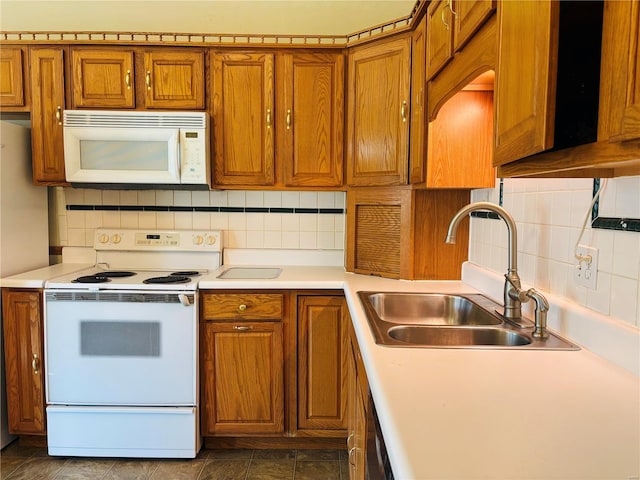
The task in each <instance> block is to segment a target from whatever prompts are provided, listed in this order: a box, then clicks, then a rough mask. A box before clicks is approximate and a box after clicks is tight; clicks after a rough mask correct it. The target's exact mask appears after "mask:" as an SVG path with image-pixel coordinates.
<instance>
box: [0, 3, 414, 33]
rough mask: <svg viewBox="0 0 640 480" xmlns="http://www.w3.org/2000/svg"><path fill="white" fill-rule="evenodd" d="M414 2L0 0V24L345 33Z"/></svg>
mask: <svg viewBox="0 0 640 480" xmlns="http://www.w3.org/2000/svg"><path fill="white" fill-rule="evenodd" d="M414 4H415V1H414V0H181V1H166V0H126V1H125V0H2V1H1V2H0V29H1V30H3V31H38V30H40V31H48V32H50V31H53V32H57V31H82V32H85V31H98V32H110V31H116V32H171V33H184V32H189V33H254V34H255V33H264V34H306V35H347V34H350V33H353V32H355V31H358V30H363V29H366V28H370V27H373V26H375V25H378V24H380V23H384V22H388V21H390V20H396V19H398V18H402V17H405V16H407V15H409V14H410V13H411V10H412V8H413V6H414ZM34 12H37V13H38V14H37V15H34Z"/></svg>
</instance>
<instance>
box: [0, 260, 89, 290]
mask: <svg viewBox="0 0 640 480" xmlns="http://www.w3.org/2000/svg"><path fill="white" fill-rule="evenodd" d="M93 265H94V264H93V263H56V264H55V265H49V266H48V267H42V268H38V269H37V270H31V271H29V272H24V273H18V274H17V275H11V276H10V277H4V278H0V287H7V288H9V287H11V288H42V287H43V286H44V282H46V281H47V280H49V279H52V278H55V277H60V276H62V275H66V274H68V273H73V272H79V271H80V270H84V269H85V268H90V267H93Z"/></svg>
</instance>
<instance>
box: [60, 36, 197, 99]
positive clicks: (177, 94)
mask: <svg viewBox="0 0 640 480" xmlns="http://www.w3.org/2000/svg"><path fill="white" fill-rule="evenodd" d="M71 71H72V77H73V84H72V101H71V104H72V107H73V108H149V109H154V108H158V109H183V110H202V109H204V108H205V91H204V76H205V73H204V52H203V51H202V50H201V49H174V48H158V49H145V50H136V49H116V48H85V47H75V48H72V49H71ZM136 93H138V94H137V95H136Z"/></svg>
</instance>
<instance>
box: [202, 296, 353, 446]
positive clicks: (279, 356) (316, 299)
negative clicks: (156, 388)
mask: <svg viewBox="0 0 640 480" xmlns="http://www.w3.org/2000/svg"><path fill="white" fill-rule="evenodd" d="M200 301H201V303H200V307H201V308H200V325H201V327H200V328H201V333H200V359H201V362H200V392H201V394H200V399H201V400H200V406H201V408H200V411H201V431H202V434H203V435H204V436H205V437H216V438H219V437H227V438H228V440H227V441H224V440H222V443H220V441H219V440H216V441H215V443H211V442H207V445H213V446H225V447H228V446H247V445H250V446H251V448H258V447H260V446H262V447H265V446H267V447H268V446H269V445H272V446H273V445H286V444H285V443H284V441H285V440H292V441H294V440H295V441H297V442H299V443H296V445H303V444H304V442H305V441H308V443H307V445H309V446H311V445H313V447H314V448H315V447H318V446H319V447H321V448H335V447H336V446H344V438H345V437H346V435H347V402H348V394H349V389H348V376H347V362H348V355H349V344H348V330H347V328H348V326H349V325H350V318H349V313H348V309H347V305H346V302H345V299H344V295H343V294H342V292H341V291H338V290H335V291H334V290H310V291H296V290H293V291H290V290H270V291H265V290H252V291H248V290H247V291H243V290H234V291H231V290H230V291H224V290H215V291H213V290H209V291H203V292H202V294H201V300H200ZM231 437H235V440H232V438H231ZM249 437H255V438H251V441H253V442H254V443H251V444H249V443H246V442H247V441H249ZM243 438H244V440H243ZM260 438H261V439H262V443H259V442H258V440H259V439H260ZM296 439H297V440H296ZM243 442H244V443H243ZM313 442H315V443H313ZM292 445H293V444H292Z"/></svg>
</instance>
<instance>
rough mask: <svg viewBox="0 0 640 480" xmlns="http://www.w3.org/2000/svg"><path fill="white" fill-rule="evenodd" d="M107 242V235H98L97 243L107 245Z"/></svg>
mask: <svg viewBox="0 0 640 480" xmlns="http://www.w3.org/2000/svg"><path fill="white" fill-rule="evenodd" d="M108 241H109V235H107V234H105V233H103V234H102V235H100V236H99V237H98V242H100V243H107V242H108Z"/></svg>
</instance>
